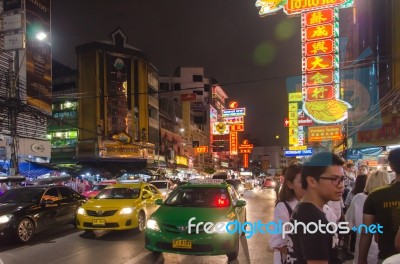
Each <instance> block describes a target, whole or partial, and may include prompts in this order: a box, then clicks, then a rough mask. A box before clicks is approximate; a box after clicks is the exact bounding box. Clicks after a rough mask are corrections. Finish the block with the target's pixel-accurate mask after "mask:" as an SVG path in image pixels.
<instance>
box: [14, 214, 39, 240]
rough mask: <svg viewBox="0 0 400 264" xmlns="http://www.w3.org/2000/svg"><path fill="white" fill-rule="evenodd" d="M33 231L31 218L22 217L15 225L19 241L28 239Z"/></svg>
mask: <svg viewBox="0 0 400 264" xmlns="http://www.w3.org/2000/svg"><path fill="white" fill-rule="evenodd" d="M34 232H35V226H34V225H33V222H32V220H30V219H28V218H24V219H22V220H21V221H19V223H18V225H17V239H18V241H19V242H23V243H26V242H28V241H30V240H31V239H32V237H33V234H34Z"/></svg>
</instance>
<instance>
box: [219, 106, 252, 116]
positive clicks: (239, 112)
mask: <svg viewBox="0 0 400 264" xmlns="http://www.w3.org/2000/svg"><path fill="white" fill-rule="evenodd" d="M244 115H246V108H235V109H225V110H222V116H223V117H228V116H244Z"/></svg>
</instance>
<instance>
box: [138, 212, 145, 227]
mask: <svg viewBox="0 0 400 264" xmlns="http://www.w3.org/2000/svg"><path fill="white" fill-rule="evenodd" d="M145 227H146V215H145V214H144V212H143V211H140V213H139V215H138V228H139V231H140V232H143V231H144V228H145Z"/></svg>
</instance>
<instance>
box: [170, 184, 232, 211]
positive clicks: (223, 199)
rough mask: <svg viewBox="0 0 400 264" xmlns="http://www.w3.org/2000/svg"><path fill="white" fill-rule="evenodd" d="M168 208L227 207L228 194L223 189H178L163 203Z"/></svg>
mask: <svg viewBox="0 0 400 264" xmlns="http://www.w3.org/2000/svg"><path fill="white" fill-rule="evenodd" d="M165 205H168V206H181V207H227V206H229V205H230V200H229V194H228V191H227V189H225V188H210V187H196V188H179V189H177V190H175V191H174V192H173V193H172V194H171V195H170V196H169V197H168V199H167V200H166V201H165Z"/></svg>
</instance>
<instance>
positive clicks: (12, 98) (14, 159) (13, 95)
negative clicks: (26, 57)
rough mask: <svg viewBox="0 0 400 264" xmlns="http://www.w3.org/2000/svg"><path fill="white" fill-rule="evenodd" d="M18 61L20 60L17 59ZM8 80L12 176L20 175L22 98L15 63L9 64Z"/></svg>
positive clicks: (10, 62) (10, 61)
mask: <svg viewBox="0 0 400 264" xmlns="http://www.w3.org/2000/svg"><path fill="white" fill-rule="evenodd" d="M16 59H18V58H17V57H16ZM8 78H9V92H8V96H7V97H8V98H7V99H8V115H9V117H10V136H11V140H10V151H11V159H10V176H15V175H18V174H19V169H18V153H17V150H18V138H17V136H18V135H17V117H18V107H19V105H20V103H21V102H20V100H21V98H20V97H19V91H18V88H17V82H16V76H15V71H14V69H13V61H12V60H9V62H8Z"/></svg>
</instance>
